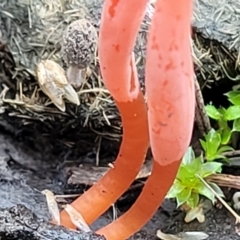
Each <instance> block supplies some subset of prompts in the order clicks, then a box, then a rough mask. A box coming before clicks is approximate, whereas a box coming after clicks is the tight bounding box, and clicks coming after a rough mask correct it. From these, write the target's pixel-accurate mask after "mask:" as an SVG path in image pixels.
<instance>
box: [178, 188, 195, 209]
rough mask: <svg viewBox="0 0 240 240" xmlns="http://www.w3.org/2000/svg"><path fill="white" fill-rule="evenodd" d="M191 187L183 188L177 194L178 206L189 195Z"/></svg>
mask: <svg viewBox="0 0 240 240" xmlns="http://www.w3.org/2000/svg"><path fill="white" fill-rule="evenodd" d="M191 192H192V189H191V188H185V189H183V190H182V191H181V192H180V193H178V195H177V206H178V207H179V206H180V205H182V204H183V203H185V202H186V201H187V200H188V199H189V197H190V196H191Z"/></svg>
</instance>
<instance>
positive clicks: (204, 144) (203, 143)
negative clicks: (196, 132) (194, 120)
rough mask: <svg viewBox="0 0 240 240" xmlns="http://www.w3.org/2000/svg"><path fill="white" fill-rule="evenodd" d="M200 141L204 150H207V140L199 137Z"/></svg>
mask: <svg viewBox="0 0 240 240" xmlns="http://www.w3.org/2000/svg"><path fill="white" fill-rule="evenodd" d="M199 141H200V144H201V146H202V148H203V150H204V151H205V152H206V149H207V144H206V142H205V141H204V140H202V139H199Z"/></svg>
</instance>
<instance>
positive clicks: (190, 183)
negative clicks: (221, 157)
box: [167, 147, 223, 208]
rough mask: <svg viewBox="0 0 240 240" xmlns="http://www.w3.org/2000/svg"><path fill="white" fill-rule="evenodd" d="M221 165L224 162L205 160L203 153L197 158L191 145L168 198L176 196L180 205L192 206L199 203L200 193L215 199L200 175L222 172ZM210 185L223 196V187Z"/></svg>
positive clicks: (205, 175)
mask: <svg viewBox="0 0 240 240" xmlns="http://www.w3.org/2000/svg"><path fill="white" fill-rule="evenodd" d="M221 167H222V163H219V162H204V159H203V156H202V155H200V156H199V157H197V158H196V157H195V154H194V151H193V149H192V148H191V147H189V148H188V150H187V152H186V154H185V155H184V157H183V159H182V163H181V165H180V168H179V170H178V174H177V177H176V179H175V181H174V184H173V185H172V187H171V189H170V190H169V192H168V194H167V198H176V200H177V205H178V206H180V205H182V204H187V205H188V206H189V207H191V208H194V207H196V206H197V205H198V203H199V197H200V195H202V196H205V197H207V198H208V199H210V200H212V201H214V199H215V197H214V194H213V193H212V192H211V191H210V190H209V189H208V188H207V187H206V185H204V183H203V182H202V181H201V180H200V179H199V177H198V176H200V177H201V178H203V179H205V178H206V177H207V176H209V175H212V174H214V173H219V172H221V169H222V168H221ZM209 185H211V187H212V188H214V190H215V191H217V192H218V194H219V195H221V196H223V193H222V191H221V189H220V188H219V187H218V186H217V185H216V184H215V183H209Z"/></svg>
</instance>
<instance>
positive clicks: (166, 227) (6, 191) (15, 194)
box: [0, 127, 239, 240]
mask: <svg viewBox="0 0 240 240" xmlns="http://www.w3.org/2000/svg"><path fill="white" fill-rule="evenodd" d="M0 130H2V131H1V132H0V203H1V204H0V221H3V220H2V219H1V216H2V215H1V214H2V212H1V211H7V212H9V211H10V212H11V211H14V212H15V211H16V209H15V208H16V206H17V205H18V204H21V205H20V209H22V208H24V207H26V208H28V209H29V210H30V213H31V211H32V212H33V213H34V214H35V215H36V219H38V220H36V223H37V222H38V221H40V222H41V221H44V222H45V224H47V222H48V221H49V220H50V216H49V214H48V210H47V206H46V201H45V197H44V196H43V195H42V194H41V193H40V191H41V190H43V189H46V188H47V189H49V190H51V191H53V192H54V193H57V194H64V193H71V192H73V193H76V192H79V189H80V188H79V189H77V188H76V187H75V189H73V188H72V186H71V187H70V186H68V184H67V178H68V176H67V175H66V174H64V173H65V171H64V164H63V163H62V162H60V161H59V156H53V155H52V154H50V153H49V152H46V153H44V152H41V153H39V152H35V151H33V150H32V149H31V148H30V147H28V146H27V145H26V144H25V143H24V142H21V141H19V139H15V138H14V136H12V135H11V134H9V133H7V132H6V131H5V130H4V128H3V127H2V128H1V129H0ZM43 156H44V159H43ZM69 164H71V161H70V163H69ZM69 164H68V166H69ZM130 196H131V195H129V197H130ZM135 197H136V196H135ZM129 202H131V199H130V201H126V202H125V204H126V207H129ZM120 205H121V207H120V208H119V213H120V214H121V210H123V209H124V207H123V206H124V201H123V202H121V204H119V206H120ZM117 206H118V205H117ZM11 207H15V208H14V210H9V209H10V208H11ZM18 208H19V205H18ZM3 209H5V210H3ZM125 209H126V208H125ZM18 210H19V209H18ZM26 211H28V210H26ZM28 214H29V212H28ZM23 215H24V214H23ZM111 216H112V213H111V210H109V211H108V212H107V213H106V214H104V215H103V216H102V217H101V218H100V219H99V220H98V221H97V222H95V223H94V224H93V226H92V227H93V229H97V228H98V227H101V226H103V225H105V224H107V223H109V222H110V221H111V220H112V218H111ZM136 217H137V216H136ZM183 218H184V213H183V212H181V211H179V210H176V206H175V203H174V202H172V201H169V200H166V201H165V202H164V203H163V205H162V207H161V208H159V210H158V212H157V213H156V214H155V216H154V217H153V218H152V219H151V221H150V222H149V223H148V224H147V225H146V226H145V227H144V228H143V229H142V230H141V231H140V232H138V233H137V234H135V236H133V237H132V238H131V239H139V240H140V239H155V233H156V231H157V230H158V229H161V230H162V231H163V232H167V233H178V232H181V231H203V232H205V233H207V234H209V239H210V240H216V239H218V240H228V239H229V240H230V239H239V236H238V235H237V234H236V232H235V223H234V218H233V217H232V216H231V215H230V214H229V213H228V212H227V211H226V210H225V209H221V210H220V209H215V208H213V209H212V210H211V211H210V212H208V213H207V214H206V221H205V223H203V224H200V223H198V222H196V221H195V222H192V223H190V224H186V223H184V221H183ZM33 219H35V218H33ZM39 219H42V220H39ZM41 224H42V223H41ZM4 226H5V227H6V225H4V224H3V222H1V226H0V238H1V239H20V238H9V236H7V235H6V234H5V233H4V231H5V230H6V229H5V228H4ZM44 226H45V225H44ZM46 226H47V225H46ZM50 228H52V227H50ZM3 229H5V230H3ZM41 229H42V228H41ZM8 230H9V229H8ZM47 231H50V230H49V229H48V230H47ZM51 231H52V230H51ZM59 231H60V233H61V234H62V233H63V232H64V234H69V233H68V232H66V231H67V230H65V229H60V230H59V229H58V230H56V232H55V233H56V234H59ZM36 232H37V230H36ZM48 233H49V232H48ZM15 234H16V233H15ZM28 234H29V232H28ZM38 234H40V233H38ZM41 234H42V232H41ZM41 234H40V235H41ZM10 236H11V235H10ZM17 236H18V235H17ZM49 236H50V235H48V239H51V238H49ZM51 236H54V235H51ZM56 236H57V235H55V237H56ZM66 236H67V235H66ZM69 236H70V235H68V237H69ZM25 237H26V236H25ZM35 237H36V236H35ZM38 237H39V235H38ZM21 239H24V238H21ZM27 239H47V238H34V237H33V236H32V237H29V236H28V238H27ZM52 239H55V238H52ZM58 239H61V238H60V237H59V236H58ZM62 239H64V238H62ZM66 239H67V238H66ZM70 239H78V238H74V237H73V238H70ZM79 239H85V238H81V237H80V235H79ZM86 239H87V238H86ZM88 239H94V237H93V238H88ZM96 239H100V238H96Z"/></svg>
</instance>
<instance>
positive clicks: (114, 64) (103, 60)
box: [61, 0, 195, 240]
mask: <svg viewBox="0 0 240 240" xmlns="http://www.w3.org/2000/svg"><path fill="white" fill-rule="evenodd" d="M147 2H148V1H147V0H137V1H136V0H105V2H104V9H103V13H102V22H101V28H100V39H99V57H100V66H101V71H102V75H103V79H104V82H105V84H106V87H107V88H108V89H109V91H110V92H111V94H112V96H113V98H114V99H115V101H116V104H117V106H118V109H119V111H120V113H121V116H122V122H123V141H122V145H121V148H120V151H119V155H118V157H117V160H116V162H115V164H114V168H113V169H111V170H110V171H109V172H108V173H107V174H106V175H105V176H104V177H103V178H102V179H101V180H100V181H99V182H98V183H97V184H96V185H94V186H93V187H92V188H91V189H90V190H89V191H87V192H86V193H84V194H83V195H82V196H81V197H80V198H78V199H77V200H76V201H75V202H73V203H72V206H73V207H75V208H76V209H77V210H78V211H79V212H80V213H81V215H82V216H83V217H84V219H85V220H86V222H87V223H91V222H93V221H94V220H95V219H96V218H97V217H98V216H99V215H100V214H101V213H103V211H105V210H106V209H107V208H108V207H109V206H110V204H111V203H113V202H114V201H115V200H116V199H117V198H118V197H119V196H120V195H121V194H122V193H123V192H124V190H126V189H127V188H128V186H129V185H130V184H131V182H132V181H133V180H134V178H135V176H136V175H137V172H138V171H139V169H140V167H141V164H142V162H143V159H144V156H145V153H146V149H147V146H148V134H149V135H150V144H151V148H152V152H153V156H154V162H153V169H152V173H151V176H150V177H149V178H148V180H147V181H146V184H145V186H144V188H143V190H142V193H141V194H140V196H139V198H138V199H137V200H136V202H135V203H134V205H133V206H132V207H131V208H130V209H129V210H128V211H127V212H126V213H125V214H123V215H122V216H121V217H119V218H118V219H117V220H115V221H113V222H112V223H110V224H109V225H107V226H105V227H103V228H102V229H100V230H98V231H97V233H99V234H103V235H104V236H105V237H106V239H108V240H123V239H127V238H128V237H129V236H131V235H132V234H134V233H135V232H136V231H138V230H139V229H140V228H141V227H142V226H143V225H144V224H145V223H146V222H147V221H148V220H149V219H150V218H151V217H152V216H153V214H154V213H155V212H156V210H157V209H158V207H159V206H160V204H161V203H162V201H163V199H164V197H165V195H166V194H167V192H168V191H169V189H170V187H171V185H172V183H173V181H174V179H175V177H176V174H177V171H178V168H179V165H180V162H181V159H182V157H183V155H184V153H185V151H186V150H187V147H188V145H189V143H190V139H191V135H192V129H193V122H194V108H195V96H194V83H193V64H192V59H191V52H190V20H191V14H192V0H178V1H177V2H176V1H175V0H158V1H157V2H156V4H155V13H154V16H153V19H152V24H151V27H150V32H149V36H148V43H147V54H146V96H147V105H148V111H147V109H146V105H145V104H144V99H143V96H142V94H141V92H140V90H139V83H138V79H137V74H136V67H135V63H134V58H133V57H132V49H133V46H134V41H135V38H136V34H137V31H138V28H139V25H140V22H141V20H142V18H143V15H144V10H145V7H146V4H147ZM148 121H149V125H148ZM61 221H62V223H63V225H65V226H68V227H72V224H71V223H70V220H69V218H68V217H67V215H66V213H65V212H62V214H61Z"/></svg>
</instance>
